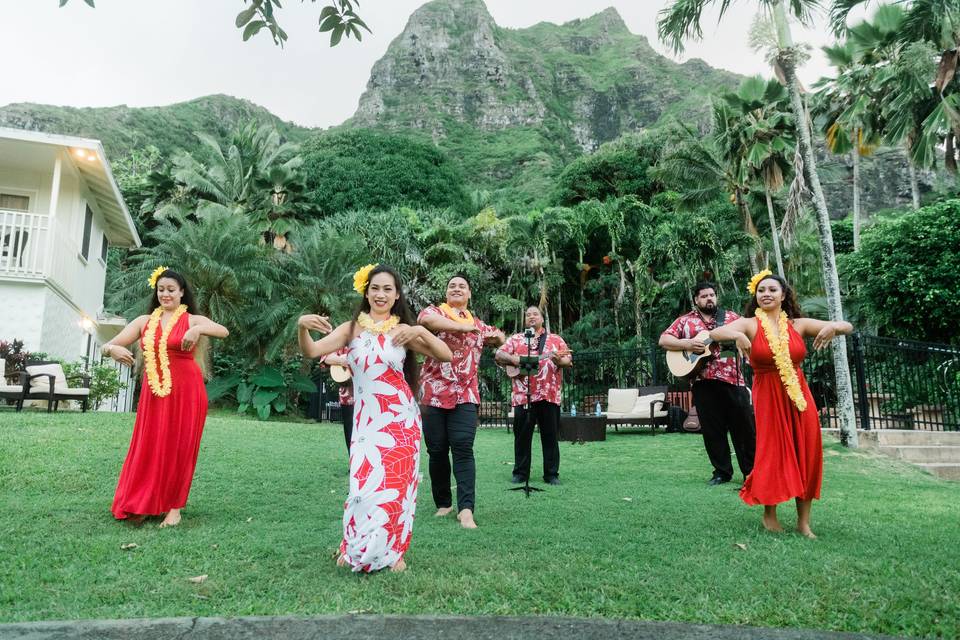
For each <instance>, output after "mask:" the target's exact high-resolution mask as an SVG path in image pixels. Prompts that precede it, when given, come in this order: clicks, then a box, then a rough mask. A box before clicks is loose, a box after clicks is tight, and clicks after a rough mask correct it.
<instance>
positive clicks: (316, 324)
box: [297, 315, 351, 358]
mask: <svg viewBox="0 0 960 640" xmlns="http://www.w3.org/2000/svg"><path fill="white" fill-rule="evenodd" d="M350 324H351V323H349V322H344V323H343V324H341V325H340V326H339V327H337V328H336V329H334V330H333V331H332V332H330V335H328V336H325V337H323V338H321V339H319V340H314V339H313V338H312V337H311V336H310V330H311V329H313V330H314V331H320V332H321V333H327V331H329V327H330V323H329V322H327V320H326V318H324V317H322V316H315V315H305V316H300V319H299V320H297V342H298V343H299V345H300V353H302V354H303V355H304V356H305V357H307V358H320V357H322V356H325V355H327V354H328V353H333V352H334V351H336V350H337V349H342V348H343V347H345V346H347V344H348V343H349V342H350V338H351V336H350Z"/></svg>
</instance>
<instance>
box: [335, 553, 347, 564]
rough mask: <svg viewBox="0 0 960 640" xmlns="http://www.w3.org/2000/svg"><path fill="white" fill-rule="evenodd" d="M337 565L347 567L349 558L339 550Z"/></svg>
mask: <svg viewBox="0 0 960 640" xmlns="http://www.w3.org/2000/svg"><path fill="white" fill-rule="evenodd" d="M337 566H338V567H345V566H347V558H346V556H343V555H341V554H340V553H339V552H337Z"/></svg>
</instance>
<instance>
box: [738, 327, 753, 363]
mask: <svg viewBox="0 0 960 640" xmlns="http://www.w3.org/2000/svg"><path fill="white" fill-rule="evenodd" d="M751 346H752V344H751V343H750V338H748V337H747V336H746V335H744V334H742V333H741V334H740V335H738V336H737V351H739V352H740V355H741V356H743V357H744V359H747V360H749V359H750V347H751Z"/></svg>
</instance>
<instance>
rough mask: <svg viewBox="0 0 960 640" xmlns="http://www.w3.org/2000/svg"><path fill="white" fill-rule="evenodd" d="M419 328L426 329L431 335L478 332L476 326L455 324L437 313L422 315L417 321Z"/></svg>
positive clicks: (461, 323) (462, 323) (463, 323)
mask: <svg viewBox="0 0 960 640" xmlns="http://www.w3.org/2000/svg"><path fill="white" fill-rule="evenodd" d="M417 322H418V323H420V326H421V327H426V328H427V329H428V330H429V331H430V332H431V333H440V332H441V331H454V332H456V331H460V332H463V333H470V332H471V331H480V329H478V328H477V327H476V326H474V325H472V324H467V323H465V322H456V321H455V320H451V319H450V318H448V317H446V316H442V315H439V314H437V313H424V314H421V315H420V319H419V320H417Z"/></svg>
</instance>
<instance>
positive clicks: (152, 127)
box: [0, 95, 309, 162]
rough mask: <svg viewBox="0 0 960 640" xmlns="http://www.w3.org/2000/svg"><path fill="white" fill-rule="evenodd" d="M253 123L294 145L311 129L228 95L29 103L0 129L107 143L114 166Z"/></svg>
mask: <svg viewBox="0 0 960 640" xmlns="http://www.w3.org/2000/svg"><path fill="white" fill-rule="evenodd" d="M251 121H252V122H257V123H259V124H260V125H262V126H265V127H270V128H274V129H276V130H277V131H278V132H279V133H280V134H281V135H282V136H283V137H284V138H286V139H288V140H292V141H301V140H303V139H305V138H306V137H307V136H308V135H309V130H308V129H305V128H304V127H298V126H297V125H294V124H291V123H288V122H284V121H283V120H281V119H280V118H278V117H276V116H275V115H273V114H272V113H270V112H269V111H267V110H266V109H264V108H263V107H259V106H257V105H255V104H253V103H251V102H249V101H247V100H240V99H237V98H233V97H230V96H224V95H212V96H205V97H203V98H197V99H196V100H190V101H188V102H181V103H178V104H172V105H169V106H165V107H139V108H138V107H127V106H125V105H121V106H117V107H103V108H76V107H55V106H51V105H41V104H30V103H21V104H11V105H6V106H3V107H0V126H5V127H15V128H23V129H35V130H39V131H48V132H50V133H59V134H61V135H75V136H81V137H85V138H94V139H96V140H100V141H101V142H103V146H104V149H105V150H106V152H107V157H108V158H110V159H111V162H113V161H114V159H120V158H122V157H124V156H127V155H129V154H132V153H135V152H142V151H143V150H145V149H147V148H148V147H151V146H153V147H156V148H157V149H158V150H159V152H160V155H161V156H162V157H164V158H166V159H169V158H170V157H172V156H173V155H174V154H175V153H176V152H178V151H179V150H187V151H189V150H193V149H197V148H198V147H199V146H200V145H199V143H198V141H197V138H196V136H194V133H195V132H197V131H202V132H204V133H206V134H208V135H210V136H213V137H214V138H216V139H217V140H221V141H224V140H227V139H228V138H229V137H230V135H232V134H233V132H234V131H235V130H236V129H237V128H238V127H239V126H241V125H244V124H246V123H248V122H251Z"/></svg>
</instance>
